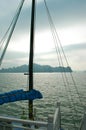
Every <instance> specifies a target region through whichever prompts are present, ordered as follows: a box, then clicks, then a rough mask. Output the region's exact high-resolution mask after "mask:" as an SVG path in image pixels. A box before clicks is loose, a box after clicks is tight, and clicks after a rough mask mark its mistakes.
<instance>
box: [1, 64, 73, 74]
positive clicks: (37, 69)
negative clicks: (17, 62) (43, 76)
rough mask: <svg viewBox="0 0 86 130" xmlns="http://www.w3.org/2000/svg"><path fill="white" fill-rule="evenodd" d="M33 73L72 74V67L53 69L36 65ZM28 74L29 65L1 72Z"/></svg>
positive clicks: (4, 69)
mask: <svg viewBox="0 0 86 130" xmlns="http://www.w3.org/2000/svg"><path fill="white" fill-rule="evenodd" d="M33 71H34V72H72V69H71V67H69V66H68V67H61V66H59V67H51V66H49V65H39V64H34V65H33ZM24 72H28V65H22V66H18V67H13V68H7V69H6V68H2V69H1V70H0V73H24Z"/></svg>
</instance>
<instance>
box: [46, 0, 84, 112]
mask: <svg viewBox="0 0 86 130" xmlns="http://www.w3.org/2000/svg"><path fill="white" fill-rule="evenodd" d="M44 2H45V6H46V10H47V14H48V18H49V21H50V22H51V25H52V26H51V27H52V28H53V30H54V31H53V32H54V33H55V36H56V39H57V40H58V43H59V45H60V48H61V50H62V53H63V55H64V58H65V60H66V63H67V66H69V63H68V60H67V58H66V55H65V52H64V49H63V47H62V44H61V41H60V38H59V35H58V33H57V31H56V28H55V25H54V23H53V20H52V17H51V15H50V12H49V9H48V6H47V3H46V0H44ZM57 47H58V45H57ZM57 54H58V53H57ZM61 59H62V58H61ZM70 75H71V78H72V81H73V84H74V87H75V90H76V92H77V95H78V98H79V102H80V104H81V105H82V106H83V111H84V113H85V108H84V104H83V103H82V100H81V97H80V94H79V91H78V88H77V85H76V82H75V80H74V78H73V75H72V73H70Z"/></svg>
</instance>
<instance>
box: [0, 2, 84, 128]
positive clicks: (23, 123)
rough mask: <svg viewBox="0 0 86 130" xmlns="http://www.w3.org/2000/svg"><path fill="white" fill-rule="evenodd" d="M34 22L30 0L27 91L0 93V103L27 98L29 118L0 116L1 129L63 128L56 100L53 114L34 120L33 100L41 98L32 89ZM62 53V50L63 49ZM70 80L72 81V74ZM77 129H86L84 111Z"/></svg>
mask: <svg viewBox="0 0 86 130" xmlns="http://www.w3.org/2000/svg"><path fill="white" fill-rule="evenodd" d="M24 1H25V0H21V4H20V6H19V9H18V12H17V15H16V17H15V18H13V20H12V22H11V29H10V26H9V28H8V30H7V32H8V31H9V30H10V33H9V36H8V39H7V42H6V45H5V47H4V49H3V52H2V55H1V58H0V65H1V63H2V61H3V58H4V55H5V52H6V50H7V47H8V44H9V41H10V39H11V36H12V34H13V31H14V29H15V26H16V23H17V20H18V17H19V15H20V12H21V9H22V6H23V3H24ZM44 2H45V6H46V10H47V13H48V17H49V20H50V25H51V27H52V26H53V27H54V33H56V30H55V26H54V25H53V21H52V18H51V15H50V12H49V10H48V6H47V3H46V1H45V0H44ZM34 22H35V0H32V12H31V31H30V32H31V34H30V54H29V69H28V70H29V72H28V74H29V76H28V77H29V90H28V91H23V90H13V91H11V92H5V93H3V94H0V105H2V104H4V103H9V102H15V101H20V100H29V102H28V107H29V120H24V119H18V118H11V117H4V116H0V129H1V130H14V129H15V130H25V129H27V130H36V129H39V130H64V128H62V126H61V111H60V109H61V106H60V103H59V102H58V101H57V103H56V109H55V113H54V116H51V115H50V116H49V117H48V120H47V121H36V120H34V114H33V100H34V99H40V98H43V96H42V94H41V92H40V91H38V90H34V89H33V56H34ZM7 32H6V33H7ZM5 35H6V34H5ZM57 37H58V35H57ZM54 38H55V37H54ZM58 41H59V42H60V40H59V37H58ZM60 46H61V42H60ZM61 48H62V46H61ZM56 51H57V50H56ZM62 51H63V48H62ZM63 54H64V51H63ZM59 55H60V53H59ZM64 57H65V54H64ZM60 58H61V55H60ZM71 76H72V75H71ZM65 77H66V75H65ZM72 80H73V82H74V79H73V76H72ZM74 84H75V82H74ZM75 88H76V85H75ZM76 91H77V88H76ZM77 93H78V91H77ZM74 130H78V128H77V126H76V123H75V122H74ZM79 130H86V114H85V113H84V117H83V119H82V123H81V125H80V128H79Z"/></svg>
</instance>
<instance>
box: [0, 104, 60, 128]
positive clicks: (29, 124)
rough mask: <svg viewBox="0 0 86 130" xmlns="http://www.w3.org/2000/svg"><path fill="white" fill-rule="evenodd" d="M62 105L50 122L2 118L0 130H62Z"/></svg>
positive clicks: (0, 117) (50, 117)
mask: <svg viewBox="0 0 86 130" xmlns="http://www.w3.org/2000/svg"><path fill="white" fill-rule="evenodd" d="M60 119H61V118H60V104H59V103H57V107H56V110H55V113H54V115H53V116H52V115H49V116H48V121H46V122H43V121H31V120H23V119H17V118H10V117H3V116H0V130H37V129H38V130H60Z"/></svg>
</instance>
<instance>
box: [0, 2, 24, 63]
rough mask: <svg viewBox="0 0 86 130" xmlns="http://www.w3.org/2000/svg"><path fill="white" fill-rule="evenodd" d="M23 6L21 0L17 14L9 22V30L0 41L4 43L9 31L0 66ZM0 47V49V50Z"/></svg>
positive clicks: (0, 58)
mask: <svg viewBox="0 0 86 130" xmlns="http://www.w3.org/2000/svg"><path fill="white" fill-rule="evenodd" d="M23 4H24V0H22V1H21V2H20V4H19V8H18V12H17V14H16V15H15V17H14V18H13V20H12V22H11V24H10V26H9V28H8V29H7V31H6V33H5V35H4V37H3V38H2V40H1V42H2V41H4V38H5V37H6V35H7V33H8V31H9V30H10V33H9V36H8V38H7V42H6V44H5V47H4V49H3V52H2V54H1V57H0V65H1V64H2V60H3V58H4V55H5V52H6V50H7V47H8V44H9V42H10V39H11V37H12V34H13V31H14V29H15V26H16V23H17V20H18V18H19V15H20V12H21V9H22V6H23ZM2 45H3V44H2ZM2 45H1V47H2ZM1 47H0V49H1Z"/></svg>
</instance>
